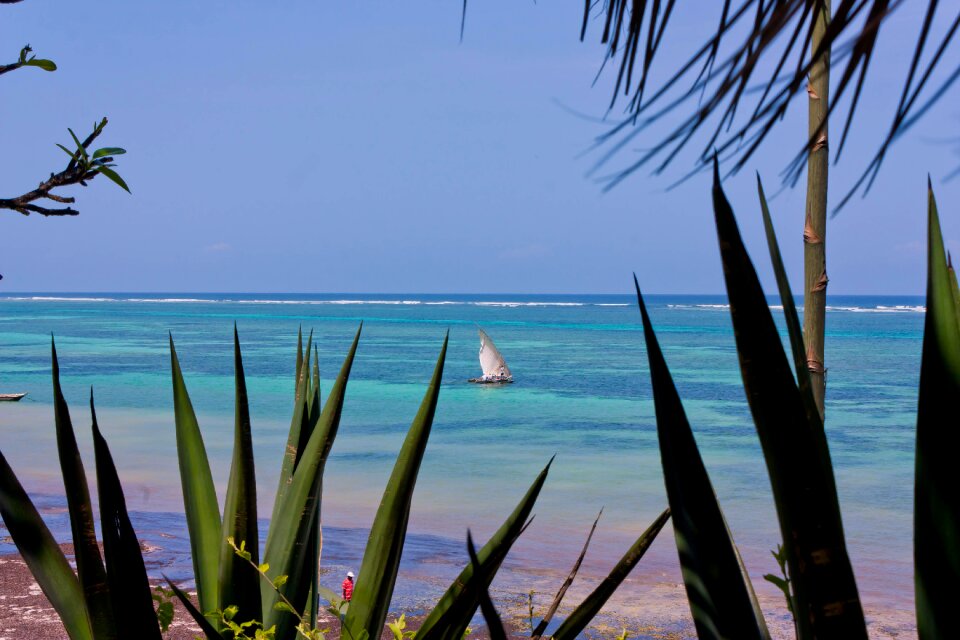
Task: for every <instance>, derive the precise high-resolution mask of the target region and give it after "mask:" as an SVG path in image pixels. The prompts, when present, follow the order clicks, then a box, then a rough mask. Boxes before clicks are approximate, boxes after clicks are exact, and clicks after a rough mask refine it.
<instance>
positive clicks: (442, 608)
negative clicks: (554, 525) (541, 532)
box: [417, 458, 553, 640]
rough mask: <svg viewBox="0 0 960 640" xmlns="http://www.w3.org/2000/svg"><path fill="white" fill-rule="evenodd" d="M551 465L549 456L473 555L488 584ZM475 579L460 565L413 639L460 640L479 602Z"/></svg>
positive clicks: (470, 570) (469, 568)
mask: <svg viewBox="0 0 960 640" xmlns="http://www.w3.org/2000/svg"><path fill="white" fill-rule="evenodd" d="M552 464H553V458H550V461H549V462H548V463H547V466H546V467H544V468H543V470H542V471H541V472H540V473H539V475H537V477H536V478H535V479H534V481H533V484H531V485H530V488H529V489H527V492H526V493H525V494H524V496H523V498H521V499H520V502H519V503H518V504H517V506H516V507H515V508H514V510H513V512H512V513H511V514H510V515H509V516H508V517H507V519H506V520H504V522H503V524H502V525H500V528H499V529H497V531H496V532H495V533H494V534H493V535H492V536H490V539H489V540H488V541H487V544H485V545H483V548H481V549H480V552H479V553H478V554H477V557H478V558H479V559H480V563H481V565H482V566H484V567H487V566H489V567H490V571H488V572H485V574H484V575H485V576H486V579H487V585H488V586H489V583H490V581H492V580H493V577H494V576H495V575H496V573H497V571H498V570H499V569H500V565H501V564H503V561H504V559H505V558H506V557H507V553H508V552H509V551H510V547H511V546H513V543H514V542H515V541H516V539H517V538H518V537H520V534H521V533H522V532H523V530H524V529H525V528H526V524H525V523H527V522H528V518H529V517H530V512H531V511H533V506H534V504H536V502H537V497H538V496H539V495H540V490H541V489H542V488H543V484H544V483H545V482H546V480H547V474H548V473H549V471H550V466H551V465H552ZM478 580H479V577H478V576H477V575H475V574H474V568H473V564H468V565H467V566H466V567H464V569H463V571H461V572H460V575H459V576H457V578H456V579H455V580H454V581H453V583H452V584H451V585H450V587H449V588H448V589H447V590H446V592H445V593H444V594H443V595H442V596H441V597H440V600H438V601H437V605H436V606H435V607H434V608H433V610H431V611H430V614H429V615H428V616H427V617H426V618H425V619H424V621H423V623H422V624H421V625H420V628H419V629H418V630H417V639H418V640H462V638H463V634H464V631H465V630H466V628H467V626H468V625H469V624H470V620H471V619H472V618H473V616H474V614H475V613H476V612H477V607H478V606H479V605H480V601H479V595H478V590H477V586H476V585H477V582H478Z"/></svg>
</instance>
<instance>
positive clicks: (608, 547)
mask: <svg viewBox="0 0 960 640" xmlns="http://www.w3.org/2000/svg"><path fill="white" fill-rule="evenodd" d="M648 304H649V305H650V311H651V315H652V318H653V321H654V323H655V326H656V330H657V333H658V336H659V338H660V342H661V345H662V346H663V348H664V352H665V355H666V358H667V361H668V364H669V365H670V368H671V370H672V372H673V375H674V378H675V380H676V382H677V386H678V387H679V390H680V392H681V395H682V397H683V400H684V405H685V407H686V410H687V412H688V415H689V418H690V421H691V424H692V425H693V429H694V431H695V434H696V437H697V441H698V443H699V445H700V448H701V451H702V453H703V457H704V459H705V462H706V465H707V468H708V470H709V472H710V474H711V477H712V480H713V484H714V487H715V489H716V491H717V493H718V496H719V499H720V501H721V504H722V506H723V508H724V510H725V513H726V516H727V519H728V521H729V524H730V527H731V529H732V531H733V533H734V536H735V538H736V540H737V542H738V544H739V545H740V547H741V550H742V552H743V555H744V557H745V560H746V562H747V565H748V568H749V570H750V572H751V574H752V575H753V576H754V577H755V578H756V580H755V582H756V584H757V587H758V589H759V590H760V592H761V594H762V597H763V598H764V605H765V607H768V608H769V610H770V612H771V613H770V615H771V617H772V618H776V617H777V616H780V617H781V618H782V617H783V615H782V611H780V610H779V609H778V606H779V599H778V597H777V595H776V592H774V591H772V590H770V589H767V588H766V587H765V586H764V584H763V581H762V579H761V576H762V574H764V573H769V572H773V571H775V569H776V565H775V563H774V561H773V558H771V557H770V554H769V549H771V548H772V547H774V546H776V543H777V539H778V536H779V533H778V530H777V523H776V518H775V514H774V510H773V505H772V500H771V497H770V488H769V483H768V480H767V476H766V470H765V467H764V463H763V459H762V456H761V452H760V448H759V445H758V443H757V438H756V435H755V432H754V429H753V425H752V423H751V421H750V416H749V410H748V408H747V405H746V400H745V397H744V394H743V389H742V387H741V383H740V373H739V367H738V364H737V358H736V352H735V347H734V340H733V334H732V330H731V325H730V317H729V311H728V309H727V307H726V305H725V299H724V298H723V297H720V296H651V297H650V298H649V300H648ZM771 305H775V302H773V301H771ZM922 305H923V300H922V299H921V298H917V297H832V298H831V299H830V300H829V307H828V314H827V344H826V349H827V366H828V369H829V371H828V393H827V397H828V399H827V423H826V429H827V434H828V438H829V442H830V446H831V453H832V456H833V461H834V464H835V467H836V473H837V484H838V487H839V491H840V500H841V505H842V508H843V514H844V524H845V527H846V532H847V538H848V544H849V546H850V550H851V554H852V556H853V562H854V567H855V570H856V573H857V577H858V581H859V584H860V587H861V592H862V596H863V599H864V602H865V605H866V606H867V608H868V611H870V612H871V615H872V616H875V619H876V620H886V621H887V622H886V624H888V626H890V627H891V628H893V627H894V626H896V625H897V624H902V625H908V624H909V623H908V622H904V621H905V620H908V619H909V618H912V613H911V612H912V608H913V604H912V591H913V586H912V562H911V557H912V494H913V457H914V425H915V412H916V390H917V382H918V375H919V373H918V372H919V363H920V350H921V341H922V330H923V317H924V316H923V306H922ZM773 308H774V315H775V316H776V317H777V319H778V322H780V320H781V319H780V317H779V316H780V314H781V312H780V311H779V309H778V308H777V307H776V306H773ZM361 321H362V322H363V334H362V338H361V341H360V348H359V351H358V354H357V358H356V361H355V364H354V367H353V373H352V376H351V379H350V383H349V386H348V390H347V397H346V405H345V409H344V413H343V420H342V424H341V428H340V432H339V435H338V438H337V441H336V443H335V445H334V447H333V451H332V455H331V459H330V462H329V464H328V465H327V473H326V477H325V482H324V497H323V501H324V502H323V504H324V507H323V510H324V525H325V532H326V535H325V552H324V561H325V563H326V564H327V566H328V567H329V568H330V569H331V572H332V573H335V574H337V575H339V572H340V571H342V570H343V569H344V568H348V567H350V568H356V567H357V561H358V558H359V554H360V553H361V552H362V549H363V545H364V543H365V540H366V538H365V532H364V529H365V528H367V527H369V525H370V522H371V520H372V518H373V514H374V512H375V510H376V506H377V504H378V503H379V499H380V494H381V492H382V491H383V487H384V483H385V481H386V478H387V476H388V475H389V473H390V470H391V468H392V464H393V459H394V457H395V455H396V453H397V451H398V450H399V447H400V443H401V441H402V439H403V437H404V434H405V432H406V429H407V428H408V427H409V424H410V420H411V419H412V418H413V416H414V414H415V413H416V410H417V407H418V405H419V402H420V400H421V398H422V395H423V392H424V390H425V388H426V384H427V382H428V380H429V378H430V374H431V372H432V369H433V364H434V362H435V360H436V357H437V355H438V352H439V349H440V346H441V343H442V341H443V337H444V334H445V332H446V331H447V330H449V331H450V347H449V353H448V356H447V365H446V370H445V373H444V382H443V387H442V391H441V394H440V405H439V408H438V411H437V414H436V419H435V424H434V428H433V433H432V435H431V439H430V444H429V446H428V448H427V452H426V457H425V459H424V462H423V466H422V470H421V474H420V479H419V482H418V484H417V489H416V495H415V499H414V504H413V512H412V516H411V522H410V531H411V534H412V535H411V538H410V544H409V545H408V552H407V554H406V556H405V564H404V569H403V571H402V573H401V586H400V589H399V590H398V598H400V599H401V600H400V603H401V604H400V606H401V607H403V606H406V607H409V606H413V605H412V604H411V603H413V602H414V601H415V597H422V598H425V599H429V598H430V597H435V596H436V595H438V594H439V592H440V591H441V590H442V589H443V587H444V586H445V584H444V582H445V581H446V580H447V579H448V578H449V576H451V575H453V573H455V571H456V570H457V568H458V564H459V563H461V562H462V560H463V540H464V538H465V533H466V530H467V528H468V527H469V528H470V529H471V530H472V531H473V532H474V535H475V536H476V537H477V538H478V539H481V540H482V539H485V537H486V536H487V535H488V534H489V533H490V532H492V530H493V529H495V528H496V527H497V526H498V525H499V523H500V522H501V521H502V519H503V518H504V517H505V516H506V514H507V513H509V512H510V511H511V510H512V508H513V506H514V505H515V503H516V501H517V500H518V499H519V498H520V496H521V495H522V494H523V493H524V491H525V490H526V488H527V486H528V485H529V483H530V482H531V480H532V479H533V478H534V476H535V475H536V474H537V472H538V471H539V470H540V469H541V468H542V467H543V465H544V464H546V462H547V460H549V458H550V456H552V455H553V454H556V455H557V457H556V462H555V463H554V466H553V469H552V471H551V473H550V477H549V480H548V481H547V484H546V487H545V489H544V491H543V493H542V496H541V498H540V501H539V503H538V505H537V508H536V514H537V515H536V520H535V522H534V524H533V525H532V526H531V527H530V529H529V530H528V531H527V532H526V533H525V534H524V537H523V538H522V539H521V541H520V542H519V543H518V545H517V546H516V547H515V551H514V552H513V553H512V555H511V559H510V563H509V564H508V570H507V571H506V572H505V573H504V574H503V576H501V577H499V578H498V581H497V588H498V590H499V591H498V593H499V594H500V596H499V597H500V598H502V599H505V601H506V602H508V604H506V605H504V606H505V607H506V608H508V609H509V608H510V607H517V608H518V611H520V610H524V609H525V607H526V598H527V592H528V591H530V590H531V589H533V590H534V591H535V592H536V594H535V601H536V602H537V603H540V602H542V601H546V602H549V599H550V597H551V595H552V592H553V591H554V590H555V589H556V588H557V586H558V585H559V581H560V580H561V579H562V577H560V576H562V575H565V573H566V571H567V570H568V569H569V566H570V565H571V564H572V563H573V561H574V559H575V557H576V554H577V553H578V551H579V548H580V546H581V545H582V543H583V538H584V537H585V535H586V532H587V530H588V529H589V526H590V524H591V522H592V521H593V518H594V517H595V516H596V513H597V511H598V510H599V509H600V507H604V513H603V518H602V519H601V521H600V526H599V529H598V531H597V534H596V535H595V537H594V543H593V545H592V547H591V551H590V553H589V554H588V556H587V560H586V562H585V564H584V569H583V570H582V575H583V577H582V578H579V579H578V581H577V583H575V586H576V588H575V589H574V590H572V591H571V594H572V595H571V596H570V597H572V598H574V600H575V598H576V596H577V594H578V593H579V594H581V595H582V593H585V592H586V591H589V589H591V588H592V586H593V585H594V584H595V581H596V578H597V577H598V576H601V575H603V574H605V572H606V570H607V569H609V567H610V565H611V564H612V563H613V562H615V560H616V559H617V558H618V557H619V556H620V555H621V554H622V553H623V551H624V550H625V549H626V548H627V546H629V544H630V543H631V542H632V540H633V539H634V538H635V537H636V536H637V535H639V534H640V532H642V531H643V529H644V528H646V526H647V525H648V524H649V523H650V522H651V521H652V520H653V519H654V518H655V517H656V515H657V514H658V513H659V512H660V511H661V510H662V509H663V508H664V507H665V506H666V497H665V494H664V489H663V484H662V478H661V471H660V462H659V454H658V449H657V444H656V431H655V423H654V410H653V402H652V398H651V392H650V383H649V378H648V371H647V363H646V354H645V351H644V343H643V334H642V332H641V330H640V326H639V314H638V311H637V308H636V301H635V299H633V298H631V297H629V296H616V295H610V296H581V295H570V296H564V295H542V296H540V295H421V294H408V295H352V294H335V295H306V294H291V295H274V294H269V295H267V294H150V295H147V294H124V293H111V294H99V293H98V294H63V295H58V294H49V293H44V294H32V293H23V294H0V393H10V392H29V396H28V397H27V398H26V399H25V400H24V401H22V402H20V403H2V404H0V450H2V451H3V453H4V455H5V456H6V457H7V459H8V460H9V461H10V462H11V464H12V465H13V466H14V468H15V470H16V471H17V473H18V474H19V475H20V477H21V478H22V479H23V481H24V483H25V485H26V486H27V487H28V489H29V490H30V491H31V492H32V493H33V494H34V495H36V496H37V498H38V500H39V501H40V502H41V503H42V504H43V505H45V513H47V514H48V515H49V517H50V521H51V524H52V527H53V528H54V530H55V531H56V532H57V533H58V535H61V536H64V535H66V533H67V528H65V527H64V525H63V520H64V518H63V514H62V512H61V511H60V507H59V506H58V505H62V501H60V499H59V498H58V496H59V495H61V494H62V492H63V487H62V484H61V482H60V479H59V469H58V465H57V458H56V448H55V443H54V432H53V414H52V407H51V383H50V335H51V333H52V334H54V335H55V337H56V341H57V349H58V352H59V356H60V366H61V378H62V382H63V386H64V390H65V393H66V396H67V400H68V402H69V403H70V406H71V409H72V413H73V417H74V422H75V425H76V426H77V429H78V433H79V435H80V437H81V440H82V441H83V446H84V447H85V450H86V451H87V452H89V449H90V447H89V434H88V433H87V432H86V429H87V428H88V425H89V415H88V410H87V409H86V404H87V401H88V394H89V391H90V388H91V386H92V387H93V390H94V393H95V395H96V400H97V409H98V418H99V422H100V424H101V428H102V429H103V431H104V434H105V436H106V438H107V439H108V441H109V443H110V446H111V447H112V450H113V453H114V456H115V458H116V459H117V463H118V467H119V470H120V474H121V476H122V479H123V481H124V485H125V488H126V492H127V499H128V505H129V508H130V509H131V510H132V511H135V512H136V523H135V524H137V526H138V529H140V530H142V531H143V532H144V533H143V535H144V536H145V537H146V538H148V539H150V540H151V541H152V542H153V543H155V544H156V545H157V546H158V547H160V548H161V549H159V550H158V551H156V554H157V555H156V558H155V559H154V563H155V565H156V566H166V567H167V569H166V570H167V571H174V572H175V573H176V572H178V571H179V573H180V575H182V577H184V578H189V563H188V562H186V561H185V560H184V558H185V553H186V552H185V549H186V547H185V541H184V538H183V536H184V525H183V520H182V516H181V515H180V513H181V512H182V502H181V497H180V490H179V474H178V471H177V461H176V452H175V448H174V427H173V409H172V398H171V388H170V360H169V348H168V333H170V334H172V336H173V338H174V340H175V341H176V345H177V350H178V353H179V357H180V362H181V365H182V367H183V371H184V375H185V377H186V382H187V386H188V388H189V391H190V394H191V397H192V400H193V403H194V406H195V407H196V410H197V413H198V415H199V419H200V424H201V428H202V430H203V433H204V437H205V440H206V446H207V450H208V452H209V453H210V455H211V457H212V464H213V472H214V477H215V479H216V480H217V482H218V488H219V491H220V494H221V499H222V494H223V491H224V487H225V484H226V478H227V471H228V466H229V459H230V448H231V446H232V428H233V411H234V405H233V359H232V358H233V356H232V331H233V324H234V322H236V323H237V326H238V329H239V334H240V339H241V343H242V346H243V356H244V366H245V368H246V374H247V384H248V388H249V395H250V402H251V411H252V419H253V431H254V446H255V449H256V455H257V465H258V466H257V475H258V479H259V486H260V501H261V509H260V512H261V514H268V513H269V507H270V501H271V500H272V495H273V491H274V488H275V483H276V474H277V472H278V469H279V462H280V459H279V457H280V454H281V452H282V450H283V447H284V443H285V440H286V433H287V429H288V426H289V419H290V414H291V408H292V397H293V388H294V359H295V349H296V340H297V329H298V327H301V326H302V327H303V330H304V333H305V336H306V333H308V332H310V331H311V330H312V331H313V335H314V341H315V343H316V344H318V346H319V356H320V370H321V377H322V378H323V379H324V383H325V385H326V386H325V387H324V391H325V390H326V389H327V388H329V384H330V382H331V379H332V377H333V376H334V375H335V374H336V372H337V371H338V369H339V367H340V364H341V362H342V358H343V356H344V355H345V353H346V351H347V348H348V346H349V343H350V340H351V339H352V337H353V334H354V332H355V331H356V329H357V327H358V326H359V324H360V322H361ZM781 324H782V323H781ZM478 325H479V326H482V327H483V328H484V329H485V330H486V331H487V332H488V333H489V334H490V335H491V336H492V338H493V339H494V340H495V341H496V343H497V346H498V347H499V348H500V350H501V351H502V352H503V355H504V357H505V358H506V360H507V362H508V364H509V365H510V367H511V369H512V370H513V373H514V376H515V379H516V382H515V383H514V384H512V385H506V386H478V385H472V384H468V383H467V382H466V379H467V378H469V377H473V376H475V375H477V374H479V373H480V369H479V362H478V359H477V350H478V347H479V340H478V337H477V331H476V327H477V326H478ZM88 466H89V465H88ZM5 535H6V534H5V532H4V531H3V530H2V529H0V552H9V551H11V550H12V549H13V547H12V545H10V542H9V539H3V538H4V536H5ZM151 536H152V537H151ZM336 579H337V578H336V576H333V577H331V581H334V580H336ZM679 583H680V575H679V569H678V568H677V561H676V551H675V547H674V542H673V537H672V532H671V531H670V530H669V529H665V530H664V532H663V533H662V534H661V536H660V538H659V539H658V540H657V542H656V543H655V544H654V546H653V547H652V548H651V550H650V552H649V553H648V555H647V557H646V558H644V560H643V561H642V562H641V564H640V566H639V567H638V568H637V569H636V571H635V573H634V575H633V576H632V578H631V585H632V586H630V585H628V588H627V589H626V590H624V592H623V594H621V595H619V596H618V600H617V601H616V602H615V603H614V604H615V605H616V606H617V607H620V609H621V610H624V611H628V612H629V614H630V615H633V616H634V619H650V620H658V621H659V622H663V623H664V624H667V625H668V626H669V624H670V623H671V615H673V614H672V613H671V612H673V611H675V610H676V606H675V605H676V603H677V602H678V601H679V600H677V598H681V599H682V588H681V587H680V586H679ZM411 585H412V586H411ZM403 598H408V600H407V601H403V600H402V599H403ZM511 598H512V600H511ZM511 602H512V604H510V603H511ZM538 606H539V604H538ZM671 607H672V608H671ZM901 614H902V615H901ZM901 618H902V619H901ZM676 624H678V625H681V626H682V624H683V621H682V620H681V621H678V622H676ZM678 628H679V627H678ZM880 637H886V636H880ZM891 637H900V636H891Z"/></svg>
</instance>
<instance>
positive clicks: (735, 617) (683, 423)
mask: <svg viewBox="0 0 960 640" xmlns="http://www.w3.org/2000/svg"><path fill="white" fill-rule="evenodd" d="M634 285H635V286H636V290H637V302H638V304H639V305H640V315H641V318H642V320H643V332H644V337H645V339H646V342H647V357H648V360H649V362H650V379H651V382H652V384H653V399H654V404H655V407H656V413H657V436H658V440H659V443H660V461H661V464H662V466H663V479H664V484H665V485H666V489H667V498H668V499H669V501H670V510H671V513H672V515H673V531H674V535H675V537H676V540H677V550H678V552H679V554H680V568H681V570H682V572H683V583H684V586H685V587H686V590H687V599H688V601H689V602H690V609H691V613H692V614H693V622H694V625H695V626H696V628H697V634H698V636H699V637H701V638H741V639H743V640H746V639H748V638H754V639H756V640H766V639H769V637H770V633H769V632H768V631H767V626H766V624H765V623H764V620H763V614H762V613H761V611H760V605H759V604H758V603H757V598H756V595H755V594H754V592H753V588H752V586H751V584H750V579H749V576H748V575H747V571H746V569H745V568H744V566H743V562H742V561H741V559H740V554H739V553H738V552H737V547H736V544H734V542H733V537H732V536H731V534H730V529H729V528H728V527H727V521H726V519H725V518H724V516H723V511H722V510H721V509H720V504H719V503H718V502H717V497H716V494H715V493H714V491H713V485H711V483H710V477H709V476H708V475H707V469H706V467H705V466H704V464H703V459H702V458H701V457H700V452H699V450H698V449H697V443H696V440H694V437H693V431H692V429H691V428H690V423H689V422H688V421H687V416H686V412H685V411H684V409H683V404H682V403H681V401H680V394H679V393H677V389H676V387H675V386H674V384H673V378H672V377H671V375H670V370H669V369H668V368H667V363H666V360H665V359H664V356H663V352H662V351H661V350H660V344H659V342H658V341H657V336H656V334H655V333H654V331H653V326H652V324H651V322H650V316H649V315H647V307H646V305H645V304H644V301H643V296H642V295H641V294H640V286H639V284H637V281H636V278H634Z"/></svg>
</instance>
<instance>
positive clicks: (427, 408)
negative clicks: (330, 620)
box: [343, 333, 449, 638]
mask: <svg viewBox="0 0 960 640" xmlns="http://www.w3.org/2000/svg"><path fill="white" fill-rule="evenodd" d="M448 340H449V333H448V335H447V337H445V338H444V340H443V347H442V348H441V349H440V356H439V358H438V359H437V365H436V367H435V368H434V370H433V377H432V378H431V380H430V386H429V387H428V388H427V392H426V394H425V395H424V398H423V402H422V403H421V405H420V410H419V411H418V412H417V415H416V417H415V418H414V420H413V424H412V425H411V426H410V431H409V432H408V433H407V437H406V440H404V443H403V446H402V447H401V449H400V453H399V455H398V456H397V462H396V464H395V465H394V467H393V472H392V473H391V474H390V479H389V480H388V481H387V488H386V490H385V491H384V493H383V499H382V500H381V501H380V507H379V509H377V515H376V518H375V519H374V521H373V526H372V527H371V528H370V537H369V538H368V539H367V547H366V551H364V554H363V562H362V563H361V565H360V574H359V575H358V576H357V587H356V590H355V591H354V594H353V599H352V600H351V601H350V608H349V609H348V610H347V615H346V617H345V619H344V622H343V625H344V629H345V632H346V633H348V634H349V635H350V636H352V637H353V638H359V637H360V635H361V633H363V632H366V633H367V634H368V636H369V637H370V638H379V637H380V634H381V632H382V631H383V624H384V621H385V620H386V617H387V607H389V606H390V599H391V597H392V596H393V587H394V583H395V582H396V578H397V570H398V568H399V567H400V556H401V555H402V553H403V542H404V539H405V537H406V533H407V521H408V520H409V518H410V502H411V500H412V499H413V490H414V487H415V485H416V482H417V473H418V472H419V470H420V462H421V461H422V460H423V453H424V451H425V449H426V447H427V439H428V438H429V437H430V428H431V426H432V425H433V416H434V412H435V411H436V408H437V398H438V397H439V395H440V381H441V379H442V377H443V364H444V360H445V358H446V355H447V341H448Z"/></svg>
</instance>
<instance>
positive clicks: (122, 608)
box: [90, 391, 162, 640]
mask: <svg viewBox="0 0 960 640" xmlns="http://www.w3.org/2000/svg"><path fill="white" fill-rule="evenodd" d="M90 415H91V417H92V419H93V450H94V454H95V456H96V467H97V495H98V497H99V499H100V528H101V531H102V533H103V555H104V557H105V558H106V562H107V581H108V582H109V584H110V599H111V601H112V602H113V615H114V620H115V623H116V630H117V636H118V637H120V638H144V639H145V640H149V639H151V638H152V639H154V640H161V639H162V635H161V634H160V624H159V622H158V621H157V615H156V613H155V612H154V609H153V595H152V594H151V593H150V583H149V581H148V580H147V569H146V567H145V566H144V564H143V555H142V553H141V552H140V541H139V540H138V539H137V533H136V531H134V530H133V525H132V524H130V516H129V515H128V514H127V504H126V500H125V499H124V497H123V487H122V486H121V485H120V478H119V477H118V475H117V468H116V466H115V465H114V463H113V456H112V455H110V448H109V447H108V446H107V441H106V440H104V439H103V435H102V434H101V433H100V427H99V426H98V425H97V414H96V410H95V409H94V406H93V391H91V392H90Z"/></svg>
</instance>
